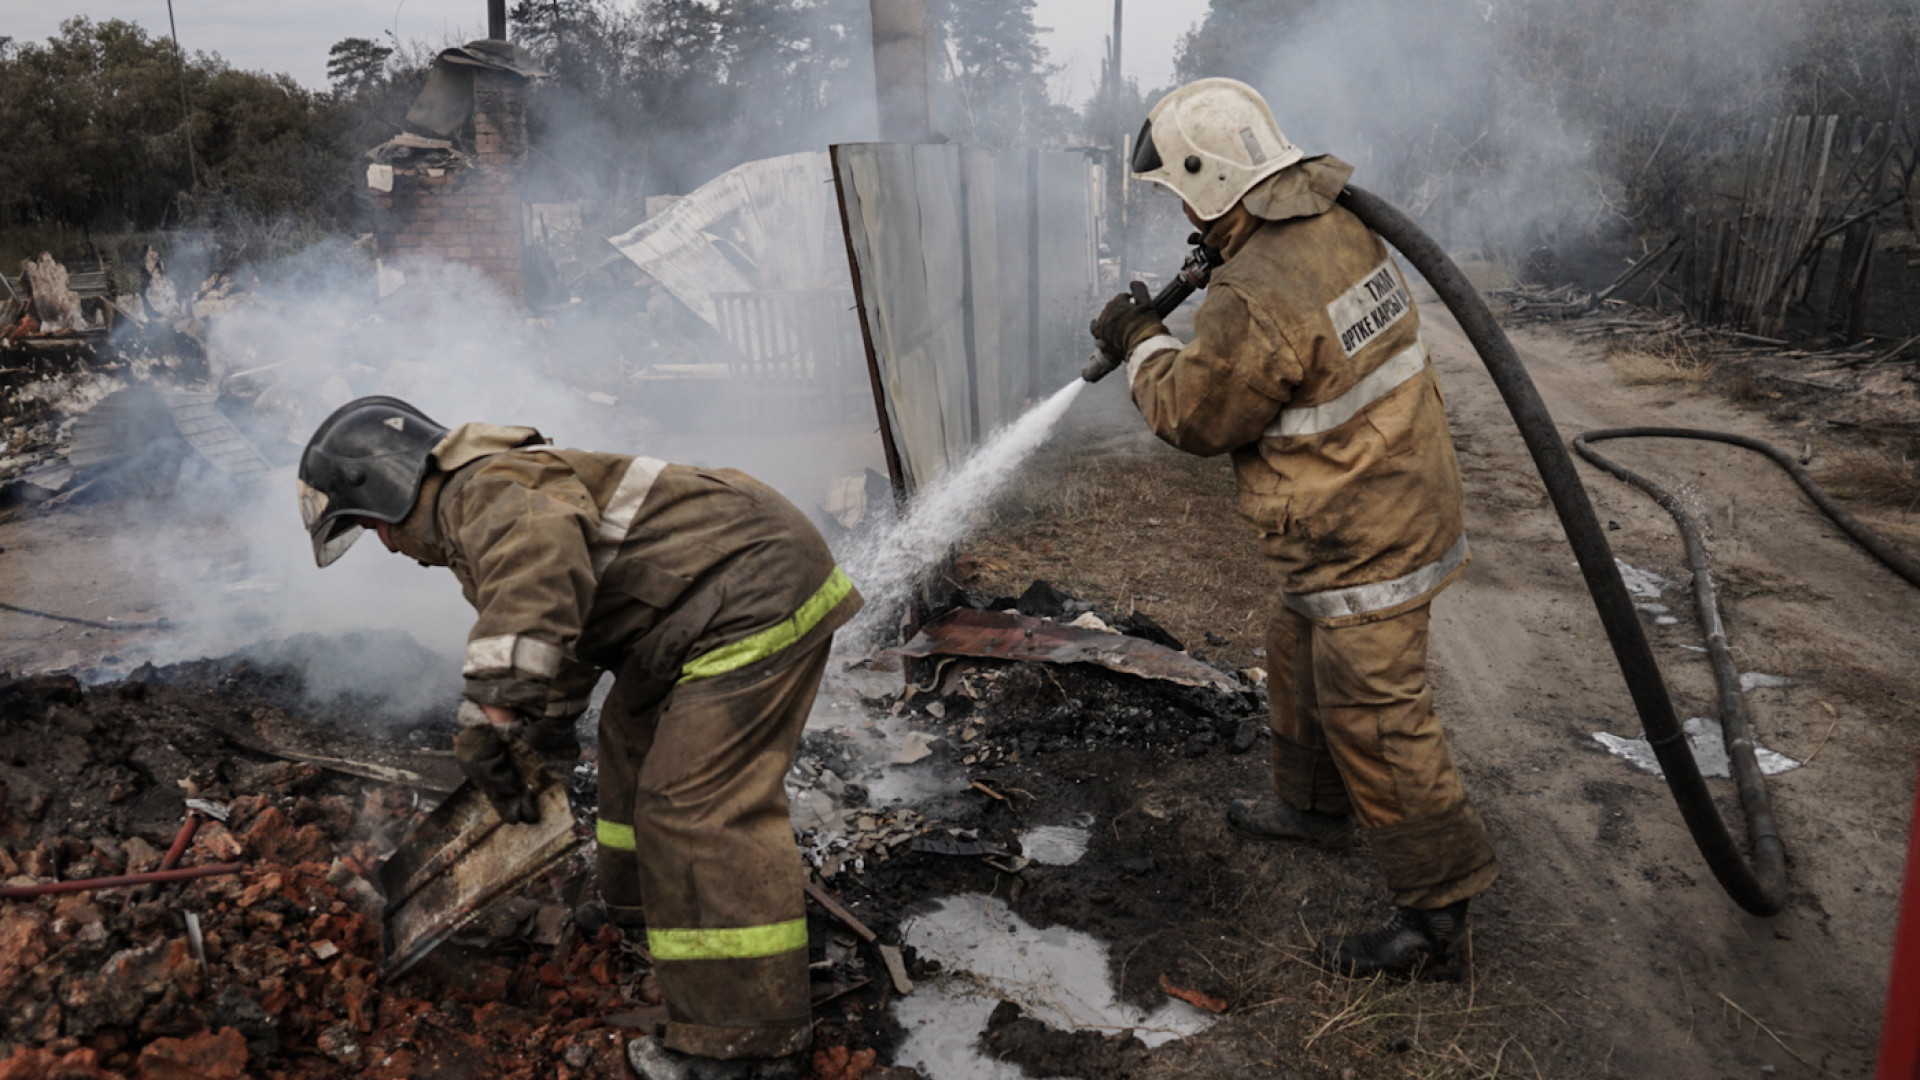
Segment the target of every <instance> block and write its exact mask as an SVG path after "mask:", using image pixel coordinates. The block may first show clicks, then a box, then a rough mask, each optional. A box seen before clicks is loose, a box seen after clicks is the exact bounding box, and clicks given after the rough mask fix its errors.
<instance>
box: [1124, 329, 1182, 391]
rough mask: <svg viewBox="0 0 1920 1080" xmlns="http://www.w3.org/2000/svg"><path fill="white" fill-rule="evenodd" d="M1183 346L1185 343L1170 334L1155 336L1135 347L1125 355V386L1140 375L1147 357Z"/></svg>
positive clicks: (1130, 384)
mask: <svg viewBox="0 0 1920 1080" xmlns="http://www.w3.org/2000/svg"><path fill="white" fill-rule="evenodd" d="M1185 345H1186V343H1185V342H1183V341H1181V340H1180V339H1179V338H1177V337H1174V336H1173V335H1172V334H1155V335H1154V336H1152V337H1150V338H1148V339H1147V340H1145V341H1143V342H1141V343H1140V344H1138V345H1135V346H1134V347H1133V351H1132V352H1129V353H1128V354H1127V385H1128V386H1129V387H1131V386H1132V385H1133V380H1134V379H1135V377H1137V376H1138V375H1139V374H1140V365H1141V364H1142V363H1144V362H1145V361H1146V359H1147V357H1149V356H1152V355H1153V354H1154V353H1157V352H1164V351H1166V350H1167V349H1180V348H1184V347H1185Z"/></svg>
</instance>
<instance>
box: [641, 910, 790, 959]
mask: <svg viewBox="0 0 1920 1080" xmlns="http://www.w3.org/2000/svg"><path fill="white" fill-rule="evenodd" d="M806 947H807V920H806V919H805V918H799V919H789V920H787V921H786V922H777V923H768V924H767V925H765V926H738V927H727V928H716V929H702V930H657V929H655V928H653V927H651V926H649V927H647V951H648V952H651V953H652V954H653V958H654V959H655V960H752V959H755V958H756V957H761V956H779V955H780V954H781V953H790V952H793V951H795V950H797V949H804V948H806Z"/></svg>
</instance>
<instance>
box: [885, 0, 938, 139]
mask: <svg viewBox="0 0 1920 1080" xmlns="http://www.w3.org/2000/svg"><path fill="white" fill-rule="evenodd" d="M869 7H870V8H871V10H872V13H873V82H874V91H875V93H876V95H877V96H878V98H879V102H878V103H879V107H880V138H881V139H882V140H884V141H886V142H897V143H924V142H931V141H933V65H932V62H931V49H932V44H931V42H932V38H933V31H934V26H933V17H932V13H931V12H930V11H929V10H928V3H927V0H870V3H869Z"/></svg>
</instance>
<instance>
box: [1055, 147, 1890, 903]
mask: <svg viewBox="0 0 1920 1080" xmlns="http://www.w3.org/2000/svg"><path fill="white" fill-rule="evenodd" d="M1340 203H1341V205H1343V206H1345V207H1346V208H1347V209H1348V210H1350V211H1352V212H1353V214H1354V216H1356V217H1358V218H1359V219H1360V220H1361V222H1362V223H1364V224H1365V225H1366V226H1367V227H1368V228H1370V229H1372V230H1373V231H1374V232H1376V233H1378V234H1379V235H1380V236H1381V237H1382V238H1384V239H1385V240H1386V241H1387V242H1388V243H1389V244H1392V245H1393V246H1394V247H1395V248H1397V249H1398V250H1399V251H1400V253H1401V254H1402V255H1404V256H1405V257H1406V259H1407V261H1408V262H1410V263H1412V264H1413V266H1414V268H1415V269H1416V270H1418V271H1419V272H1420V274H1421V276H1423V277H1424V278H1426V280H1427V283H1428V284H1430V285H1431V286H1433V289H1434V291H1435V292H1436V293H1438V294H1439V297H1440V300H1441V302H1442V303H1444V304H1446V306H1447V309H1448V310H1449V311H1451V312H1452V313H1453V316H1454V318H1455V319H1456V320H1457V321H1458V322H1459V324H1460V328H1461V329H1462V330H1463V331H1464V332H1465V333H1466V335H1467V340H1469V341H1471V342H1472V343H1473V347H1474V350H1475V351H1476V352H1477V353H1479V355H1480V360H1481V363H1483V364H1484V365H1486V368H1487V374H1488V375H1490V376H1491V377H1492V379H1493V383H1494V386H1495V388H1496V389H1498V390H1499V392H1500V397H1501V399H1502V400H1503V401H1505V402H1506V406H1507V411H1508V413H1510V414H1511V415H1512V417H1513V421H1514V424H1515V425H1516V426H1517V427H1518V428H1519V429H1520V437H1521V439H1522V441H1524V442H1525V443H1526V446H1527V452H1528V453H1529V454H1530V455H1531V456H1532V458H1533V464H1534V468H1535V469H1536V470H1538V472H1539V473H1540V479H1541V480H1542V482H1544V483H1545V485H1546V488H1547V495H1548V498H1549V499H1550V500H1551V501H1552V503H1553V508H1554V512H1555V513H1556V514H1558V516H1559V518H1560V524H1561V526H1562V528H1563V529H1565V531H1566V534H1567V541H1568V543H1569V545H1571V546H1572V548H1573V553H1574V557H1575V558H1576V559H1577V560H1578V562H1579V564H1580V572H1581V574H1582V576H1583V577H1584V578H1585V579H1586V584H1587V591H1588V593H1589V594H1591V596H1592V597H1593V604H1594V608H1595V609H1596V610H1597V611H1598V613H1599V615H1600V624H1601V626H1602V628H1603V629H1605V631H1606V634H1607V641H1608V643H1609V644H1611V645H1612V647H1613V654H1614V659H1615V661H1616V662H1617V663H1618V665H1619V667H1620V674H1621V676H1622V678H1623V679H1624V680H1625V681H1626V684H1627V692H1628V695H1629V696H1630V697H1631V698H1632V700H1633V705H1634V710H1635V711H1636V712H1637V713H1639V715H1640V724H1641V728H1642V730H1643V731H1644V732H1645V734H1646V739H1647V742H1648V744H1649V745H1650V746H1651V747H1652V749H1653V753H1654V757H1655V758H1656V759H1657V760H1658V761H1659V763H1660V768H1661V771H1662V772H1663V773H1664V774H1665V778H1666V782H1667V787H1668V789H1669V790H1670V791H1671V792H1672V793H1673V799H1674V802H1675V803H1676V804H1677V805H1678V806H1679V808H1680V816H1681V818H1682V819H1683V820H1684V821H1685V822H1686V825H1687V830H1688V831H1689V832H1690V833H1691V834H1692V835H1693V840H1694V843H1695V845H1696V846H1698V847H1699V849H1700V854H1701V856H1702V857H1703V858H1704V859H1705V860H1706V862H1707V866H1708V867H1709V868H1710V869H1711V870H1712V871H1713V876H1714V877H1715V879H1717V880H1718V881H1719V882H1720V886H1721V888H1723V889H1725V890H1726V892H1727V895H1728V896H1730V897H1731V898H1732V899H1733V901H1734V902H1735V903H1737V904H1739V905H1740V906H1741V907H1743V908H1745V909H1746V910H1748V911H1750V912H1752V913H1754V914H1756V915H1774V914H1778V913H1779V911H1780V910H1781V908H1782V906H1783V905H1784V903H1785V899H1786V850H1785V847H1784V845H1782V843H1781V840H1780V835H1779V831H1778V829H1777V827H1776V826H1775V824H1774V820H1773V812H1772V807H1771V805H1770V803H1769V801H1768V798H1767V790H1766V784H1765V781H1764V780H1763V779H1762V777H1761V774H1760V767H1759V763H1758V761H1757V760H1756V758H1755V754H1754V740H1753V732H1752V727H1751V725H1750V724H1749V723H1748V721H1747V718H1746V713H1745V710H1744V708H1743V706H1742V704H1741V701H1740V686H1739V683H1740V680H1739V675H1738V673H1737V672H1736V671H1735V670H1734V668H1733V663H1732V657H1731V653H1730V652H1728V650H1727V645H1726V634H1725V630H1724V628H1723V627H1722V625H1721V622H1720V616H1719V608H1718V605H1717V601H1716V599H1715V597H1714V595H1713V586H1712V578H1711V575H1710V574H1709V573H1708V571H1707V564H1706V552H1705V547H1704V545H1703V544H1702V543H1701V542H1700V538H1699V534H1698V530H1697V529H1696V528H1693V527H1692V523H1691V521H1690V519H1686V518H1685V511H1684V510H1683V509H1682V508H1681V507H1680V505H1679V503H1678V502H1677V501H1676V500H1674V499H1673V497H1672V496H1671V495H1669V494H1668V493H1666V492H1664V491H1661V490H1659V489H1658V487H1657V486H1655V485H1653V484H1652V483H1651V482H1650V481H1646V480H1645V479H1644V478H1642V477H1638V476H1636V475H1635V474H1632V473H1630V472H1629V471H1628V470H1626V469H1623V468H1621V467H1619V466H1618V465H1616V464H1614V463H1612V462H1610V461H1607V460H1606V459H1605V458H1603V457H1601V456H1600V455H1599V454H1598V453H1597V452H1595V451H1593V450H1592V448H1591V447H1588V446H1586V445H1585V443H1586V442H1588V441H1599V440H1602V439H1609V438H1625V437H1628V436H1640V435H1660V436H1668V437H1682V438H1698V439H1710V440H1714V441H1718V442H1725V443H1731V444H1733V445H1736V446H1744V447H1747V448H1749V449H1753V450H1758V451H1760V452H1762V453H1765V454H1767V455H1768V456H1770V457H1772V458H1773V459H1774V460H1775V461H1776V462H1779V463H1780V464H1781V465H1783V466H1785V467H1786V468H1787V470H1788V471H1789V472H1790V473H1792V474H1793V477H1794V480H1795V481H1796V482H1797V483H1799V484H1800V486H1801V488H1802V489H1804V490H1805V491H1806V492H1807V494H1808V495H1809V496H1810V497H1812V499H1813V501H1814V502H1815V504H1817V505H1818V506H1819V507H1820V508H1821V509H1822V510H1823V511H1825V512H1826V514H1827V515H1828V516H1829V517H1830V518H1832V519H1833V520H1834V522H1835V524H1837V525H1839V526H1840V527H1841V528H1842V529H1843V530H1845V531H1846V532H1847V534H1848V535H1849V536H1851V537H1853V538H1854V539H1855V540H1857V541H1859V543H1860V544H1861V545H1862V546H1863V547H1865V548H1866V549H1867V550H1868V551H1869V552H1871V553H1872V554H1873V555H1874V556H1875V557H1877V558H1879V559H1880V561H1881V562H1883V563H1885V564H1886V565H1887V566H1889V567H1890V568H1892V569H1893V570H1894V571H1895V572H1896V573H1898V574H1900V575H1901V576H1902V577H1904V578H1906V579H1907V580H1908V581H1909V582H1912V583H1914V584H1915V585H1917V586H1920V566H1916V565H1915V564H1914V563H1913V562H1912V561H1911V560H1909V559H1907V558H1906V557H1904V556H1902V555H1901V554H1900V553H1899V552H1897V551H1895V550H1893V549H1892V548H1891V547H1889V546H1888V545H1886V544H1885V543H1884V542H1883V541H1881V540H1880V539H1879V538H1878V537H1877V536H1874V535H1873V533H1872V532H1870V531H1869V530H1867V529H1866V527H1865V526H1863V525H1861V524H1860V523H1859V522H1858V521H1857V520H1855V519H1854V518H1853V517H1852V515H1850V514H1848V513H1847V512H1846V511H1845V510H1842V509H1841V508H1840V507H1838V506H1836V505H1834V504H1833V501H1832V500H1831V499H1829V498H1828V497H1827V496H1826V494H1825V493H1824V492H1822V491H1821V490H1820V489H1819V487H1818V485H1816V484H1814V482H1813V480H1812V478H1811V477H1809V476H1807V474H1806V471H1805V470H1804V469H1801V468H1800V466H1799V464H1798V463H1797V462H1794V461H1793V460H1792V459H1791V458H1790V457H1789V456H1788V455H1786V454H1785V453H1784V452H1783V451H1781V450H1779V449H1778V448H1776V447H1773V446H1771V445H1770V444H1767V443H1764V442H1762V441H1761V440H1758V439H1748V438H1746V437H1744V436H1739V435H1729V434H1724V433H1721V432H1712V431H1698V430H1693V429H1671V428H1624V429H1612V430H1607V431H1595V432H1589V433H1587V434H1586V435H1583V436H1581V437H1580V438H1579V439H1576V440H1575V443H1574V445H1575V448H1576V449H1578V450H1579V451H1580V452H1581V454H1582V455H1583V456H1585V457H1587V458H1588V460H1591V461H1593V462H1594V463H1595V464H1596V465H1599V466H1600V467H1601V468H1604V469H1606V470H1607V471H1609V472H1611V473H1613V474H1614V475H1616V476H1619V477H1620V478H1621V479H1623V480H1627V481H1628V482H1630V483H1634V484H1637V485H1638V486H1640V487H1642V488H1643V489H1645V490H1647V491H1648V492H1649V493H1650V494H1652V495H1653V497H1654V498H1655V499H1656V500H1658V501H1659V502H1660V503H1661V505H1662V506H1665V507H1666V508H1667V509H1668V511H1669V512H1670V513H1672V514H1674V516H1675V519H1676V521H1680V522H1681V526H1682V533H1683V535H1684V536H1685V537H1686V542H1687V554H1688V561H1689V563H1690V564H1691V566H1692V568H1693V578H1694V593H1695V601H1696V605H1697V606H1698V607H1699V611H1700V619H1701V622H1702V624H1703V625H1704V626H1705V627H1706V629H1707V639H1708V649H1709V653H1710V654H1711V655H1712V657H1713V666H1714V674H1715V678H1716V681H1717V682H1718V685H1719V698H1720V706H1721V716H1720V720H1721V731H1722V736H1723V739H1724V741H1725V743H1726V746H1727V757H1728V759H1729V762H1730V765H1731V769H1732V772H1733V776H1734V784H1735V788H1736V790H1737V791H1738V792H1739V796H1740V804H1741V809H1742V811H1743V813H1744V816H1745V817H1746V819H1747V835H1748V839H1749V842H1750V844H1751V846H1752V849H1753V858H1752V861H1751V862H1749V861H1748V860H1747V858H1746V857H1745V856H1744V855H1742V853H1741V850H1740V847H1739V845H1738V844H1737V843H1736V842H1735V841H1734V838H1733V835H1732V833H1731V832H1730V831H1729V830H1728V828H1727V824H1726V822H1725V820H1723V819H1722V818H1721V816H1720V811H1719V808H1718V807H1716V806H1715V805H1714V802H1713V794H1712V792H1711V791H1709V790H1708V788H1707V782H1706V779H1705V778H1704V777H1703V776H1702V775H1701V773H1700V766H1699V764H1698V763H1697V762H1695V761H1694V758H1693V750H1692V747H1691V746H1690V745H1689V744H1688V742H1687V737H1686V731H1685V729H1684V728H1683V727H1682V725H1681V723H1680V718H1679V715H1678V714H1677V713H1676V712H1675V710H1674V705H1673V699H1672V697H1671V696H1670V695H1669V694H1668V692H1667V685H1666V680H1665V679H1664V677H1663V676H1662V675H1661V673H1660V665H1659V662H1658V661H1657V660H1655V659H1654V656H1653V649H1652V646H1651V645H1650V644H1649V643H1648V641H1647V636H1646V631H1645V630H1644V628H1643V627H1642V626H1641V624H1640V616H1639V613H1638V612H1637V610H1636V609H1635V608H1634V603H1633V597H1632V595H1631V594H1629V593H1628V591H1627V586H1626V582H1625V581H1623V580H1622V579H1621V576H1620V568H1619V566H1618V564H1616V563H1615V561H1614V558H1613V549H1612V547H1611V546H1610V545H1609V544H1608V543H1607V536H1606V533H1605V532H1604V531H1603V530H1602V529H1601V527H1600V521H1599V518H1598V517H1597V516H1596V515H1595V514H1594V511H1593V503H1592V502H1591V501H1590V500H1589V499H1588V497H1587V491H1586V488H1585V486H1584V485H1582V483H1581V482H1580V475H1579V473H1578V472H1577V471H1576V470H1575V469H1574V465H1573V459H1572V457H1571V456H1569V455H1568V453H1567V449H1566V447H1565V446H1564V445H1563V444H1562V442H1561V439H1560V433H1559V430H1558V429H1557V428H1556V427H1555V426H1554V422H1553V416H1552V414H1550V413H1549V412H1548V411H1547V407H1546V404H1545V403H1544V402H1543V401H1541V400H1540V392H1539V390H1538V389H1537V388H1536V387H1535V386H1534V384H1533V379H1532V378H1531V377H1530V376H1529V375H1528V374H1527V370H1526V367H1525V365H1524V364H1522V363H1521V361H1520V357H1519V354H1517V353H1516V352H1515V351H1514V348H1513V343H1512V342H1510V341H1508V340H1507V336H1506V334H1505V332H1504V331H1502V330H1501V329H1500V324H1499V323H1498V322H1497V321H1496V320H1495V319H1494V317H1493V313H1492V312H1491V311H1489V310H1488V309H1487V305H1486V302H1485V301H1484V300H1483V299H1481V296H1480V293H1479V290H1477V289H1475V288H1474V287H1473V285H1472V283H1470V282H1469V281H1468V280H1467V279H1466V276H1465V275H1464V274H1462V273H1461V272H1460V269H1459V267H1457V266H1455V265H1454V263H1453V260H1452V259H1450V258H1448V257H1447V253H1446V252H1445V251H1444V250H1443V249H1442V248H1441V247H1440V245H1439V244H1437V243H1435V242H1434V240H1433V238H1432V237H1430V236H1428V235H1427V234H1426V232H1425V231H1423V230H1422V229H1421V228H1420V227H1419V226H1418V225H1416V224H1414V222H1413V221H1412V219H1410V218H1408V217H1407V216H1406V215H1405V214H1403V213H1401V212H1400V211H1399V210H1398V209H1396V208H1394V207H1393V206H1392V205H1391V204H1389V203H1387V202H1386V201H1385V200H1383V199H1381V198H1380V197H1378V196H1376V195H1373V194H1371V193H1369V192H1367V191H1365V190H1362V189H1360V188H1356V187H1353V186H1352V185H1349V186H1348V187H1347V189H1346V190H1345V191H1343V192H1342V193H1341V194H1340ZM1196 240H1197V238H1196ZM1217 263H1218V256H1217V254H1215V253H1211V252H1209V251H1208V250H1207V249H1205V248H1201V247H1198V246H1196V248H1195V251H1194V253H1193V254H1192V255H1190V256H1188V259H1187V262H1186V264H1185V265H1184V266H1183V267H1182V270H1181V273H1180V274H1179V275H1178V276H1176V278H1175V279H1174V280H1173V281H1172V282H1170V283H1169V284H1168V285H1167V286H1166V287H1165V288H1163V289H1162V290H1161V292H1160V294H1159V295H1157V296H1151V297H1150V296H1148V295H1147V292H1146V288H1145V287H1144V286H1142V285H1139V284H1138V283H1136V284H1135V286H1134V288H1133V295H1134V301H1135V303H1136V304H1139V305H1141V306H1143V307H1150V308H1151V309H1152V310H1154V311H1155V312H1156V313H1157V314H1159V315H1160V316H1161V317H1162V318H1164V317H1165V316H1166V315H1168V314H1170V313H1171V312H1172V311H1173V309H1174V308H1176V307H1178V306H1179V305H1180V303H1181V302H1183V301H1184V300H1186V298H1187V297H1188V296H1190V295H1192V293H1193V292H1194V290H1195V289H1196V288H1200V287H1204V286H1205V284H1206V278H1207V275H1208V274H1209V273H1210V271H1211V269H1212V266H1213V265H1217ZM1120 361H1121V358H1117V357H1113V356H1111V355H1096V356H1094V357H1093V358H1092V359H1090V360H1089V361H1088V362H1087V366H1086V368H1085V370H1084V371H1083V372H1082V376H1083V377H1084V378H1085V379H1086V380H1087V381H1088V382H1097V381H1099V379H1101V378H1102V377H1104V376H1105V375H1106V374H1107V373H1108V372H1110V371H1112V370H1113V369H1114V368H1115V367H1117V366H1118V364H1119V362H1120Z"/></svg>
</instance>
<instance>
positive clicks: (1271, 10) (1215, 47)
mask: <svg viewBox="0 0 1920 1080" xmlns="http://www.w3.org/2000/svg"><path fill="white" fill-rule="evenodd" d="M1314 5H1315V0H1209V2H1208V4H1207V14H1206V16H1205V17H1204V18H1202V19H1201V20H1200V22H1199V23H1198V24H1197V25H1195V26H1194V28H1193V29H1191V30H1189V31H1187V34H1186V36H1185V37H1183V38H1181V39H1180V47H1179V48H1178V49H1177V50H1175V52H1174V56H1173V72H1174V83H1175V85H1179V84H1182V83H1188V82H1192V81H1193V80H1195V79H1204V78H1207V77H1209V76H1225V77H1226V78H1229V79H1239V80H1240V81H1242V82H1248V83H1258V82H1259V81H1260V77H1261V76H1262V75H1263V74H1265V71H1266V65H1267V63H1268V62H1269V61H1270V60H1271V59H1272V58H1273V54H1274V53H1275V51H1277V49H1278V48H1279V47H1280V45H1281V43H1283V42H1284V41H1285V40H1286V37H1287V32H1288V31H1289V30H1290V29H1292V28H1293V27H1294V26H1296V25H1297V24H1298V23H1299V21H1300V19H1301V17H1302V16H1303V15H1304V14H1306V13H1307V12H1308V11H1310V10H1312V9H1313V7H1314Z"/></svg>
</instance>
